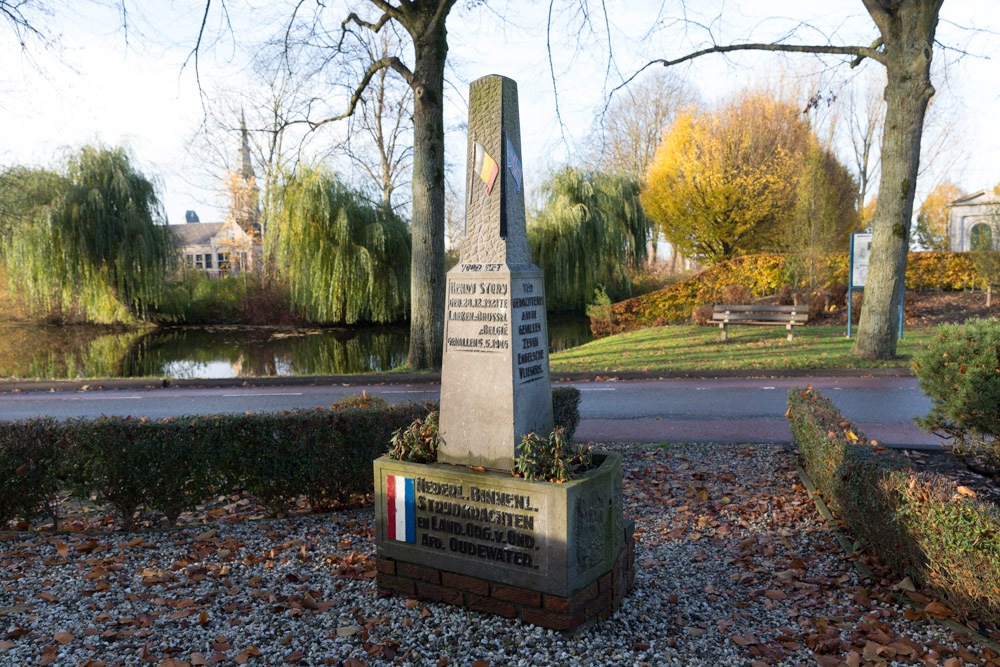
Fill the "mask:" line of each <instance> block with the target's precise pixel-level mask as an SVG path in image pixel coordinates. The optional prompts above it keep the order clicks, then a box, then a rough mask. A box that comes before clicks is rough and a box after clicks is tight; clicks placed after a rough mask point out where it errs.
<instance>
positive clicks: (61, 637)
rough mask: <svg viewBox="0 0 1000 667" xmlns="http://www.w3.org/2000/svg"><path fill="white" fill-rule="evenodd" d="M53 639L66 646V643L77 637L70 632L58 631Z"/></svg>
mask: <svg viewBox="0 0 1000 667" xmlns="http://www.w3.org/2000/svg"><path fill="white" fill-rule="evenodd" d="M53 639H55V640H56V643H57V644H61V645H62V646H65V645H66V644H69V643H70V642H71V641H73V640H74V639H76V637H74V636H73V635H72V634H70V633H69V632H59V633H56V636H55V637H53Z"/></svg>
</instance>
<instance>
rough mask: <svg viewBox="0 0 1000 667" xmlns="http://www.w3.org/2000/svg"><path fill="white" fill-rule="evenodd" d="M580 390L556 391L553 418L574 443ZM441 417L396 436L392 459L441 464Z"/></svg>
mask: <svg viewBox="0 0 1000 667" xmlns="http://www.w3.org/2000/svg"><path fill="white" fill-rule="evenodd" d="M580 397H581V394H580V390H579V389H577V388H576V387H556V388H554V389H553V390H552V417H553V421H554V422H555V426H556V429H557V430H559V432H560V437H561V438H563V439H564V440H565V441H567V442H572V440H573V434H574V433H575V432H576V427H577V425H578V424H579V423H580ZM439 443H440V439H439V437H438V413H437V411H434V412H431V413H430V414H429V415H427V418H426V419H416V420H414V422H413V423H412V424H410V425H409V426H407V427H406V428H401V429H399V430H397V431H396V432H395V433H393V434H392V439H391V444H392V447H391V448H390V450H389V456H391V457H392V458H394V459H396V460H398V461H411V462H413V463H434V462H435V461H437V450H438V444H439Z"/></svg>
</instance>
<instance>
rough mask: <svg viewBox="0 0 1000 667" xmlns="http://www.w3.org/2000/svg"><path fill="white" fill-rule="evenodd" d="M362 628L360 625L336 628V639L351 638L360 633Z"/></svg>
mask: <svg viewBox="0 0 1000 667" xmlns="http://www.w3.org/2000/svg"><path fill="white" fill-rule="evenodd" d="M361 630H363V628H362V627H361V626H360V625H342V626H340V627H339V628H337V636H338V637H351V636H352V635H356V634H358V633H359V632H361Z"/></svg>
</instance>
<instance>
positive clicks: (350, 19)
mask: <svg viewBox="0 0 1000 667" xmlns="http://www.w3.org/2000/svg"><path fill="white" fill-rule="evenodd" d="M376 4H377V3H376ZM392 19H393V17H392V16H390V15H389V13H388V12H386V13H384V14H382V16H380V17H378V21H376V22H375V23H369V22H368V21H365V20H364V19H362V18H361V17H360V16H358V15H357V14H355V13H354V12H351V13H350V14H348V15H347V18H346V19H344V20H343V21H341V22H340V39H339V40H337V51H338V52H339V51H342V50H343V46H344V38H345V37H346V36H347V33H349V32H351V31H350V30H349V29H348V27H347V24H348V23H354V24H355V25H357V26H359V27H361V28H367V29H369V30H371V31H372V32H375V33H377V32H378V31H379V30H381V29H382V26H384V25H385V24H386V23H388V22H389V21H391V20H392Z"/></svg>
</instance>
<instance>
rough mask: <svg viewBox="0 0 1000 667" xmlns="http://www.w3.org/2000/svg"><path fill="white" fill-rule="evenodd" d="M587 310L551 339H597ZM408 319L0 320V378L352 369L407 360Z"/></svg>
mask: <svg viewBox="0 0 1000 667" xmlns="http://www.w3.org/2000/svg"><path fill="white" fill-rule="evenodd" d="M591 338H592V337H591V334H590V328H589V323H588V321H587V319H586V318H585V317H583V318H581V317H577V316H571V317H567V316H551V315H550V316H549V347H550V350H551V351H552V352H558V351H560V350H564V349H567V348H570V347H575V346H577V345H582V344H583V343H585V342H587V341H588V340H591ZM408 346H409V333H408V330H407V329H406V327H401V326H379V327H351V328H333V327H329V328H328V327H229V326H227V327H222V326H219V327H161V328H146V329H127V328H114V329H109V328H102V327H80V326H75V327H58V326H46V325H39V324H0V378H3V377H7V378H33V379H47V380H64V379H74V380H76V379H87V378H112V377H119V378H136V377H155V378H171V379H188V378H195V379H210V378H239V377H246V378H252V377H267V376H308V375H347V374H355V373H378V372H384V371H388V370H390V369H392V368H395V367H397V366H401V365H402V364H403V363H405V362H406V353H407V349H408Z"/></svg>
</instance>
